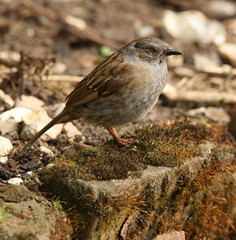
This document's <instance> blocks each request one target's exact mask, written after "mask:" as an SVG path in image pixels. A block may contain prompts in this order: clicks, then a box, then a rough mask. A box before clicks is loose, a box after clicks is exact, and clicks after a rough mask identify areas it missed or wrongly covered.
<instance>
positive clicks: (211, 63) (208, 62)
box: [193, 50, 222, 69]
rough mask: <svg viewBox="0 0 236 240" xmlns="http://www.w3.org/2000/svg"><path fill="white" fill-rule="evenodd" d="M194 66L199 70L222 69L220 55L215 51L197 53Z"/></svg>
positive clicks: (194, 55)
mask: <svg viewBox="0 0 236 240" xmlns="http://www.w3.org/2000/svg"><path fill="white" fill-rule="evenodd" d="M193 60H194V66H195V67H196V68H197V69H205V68H206V66H207V67H220V66H221V65H222V64H221V60H220V57H219V55H218V53H217V52H216V51H215V50H214V51H212V50H206V51H204V52H201V53H200V52H196V53H194V54H193Z"/></svg>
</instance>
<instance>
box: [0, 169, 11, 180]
mask: <svg viewBox="0 0 236 240" xmlns="http://www.w3.org/2000/svg"><path fill="white" fill-rule="evenodd" d="M12 177H14V174H12V173H10V172H9V171H7V170H5V169H4V168H0V178H1V179H3V180H8V179H10V178H12Z"/></svg>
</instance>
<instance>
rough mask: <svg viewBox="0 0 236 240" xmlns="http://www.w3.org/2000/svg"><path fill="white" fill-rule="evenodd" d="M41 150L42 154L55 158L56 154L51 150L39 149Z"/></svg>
mask: <svg viewBox="0 0 236 240" xmlns="http://www.w3.org/2000/svg"><path fill="white" fill-rule="evenodd" d="M39 150H40V151H41V152H42V153H46V154H47V155H48V156H49V157H53V156H54V153H53V151H52V150H50V149H49V148H46V147H44V146H41V147H40V148H39Z"/></svg>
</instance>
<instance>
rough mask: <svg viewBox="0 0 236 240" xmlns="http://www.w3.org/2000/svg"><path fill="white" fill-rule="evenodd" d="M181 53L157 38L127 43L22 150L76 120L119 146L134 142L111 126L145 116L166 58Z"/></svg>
mask: <svg viewBox="0 0 236 240" xmlns="http://www.w3.org/2000/svg"><path fill="white" fill-rule="evenodd" d="M181 54H183V53H182V52H180V51H177V50H174V49H173V48H171V47H170V45H169V44H168V43H166V42H164V41H163V40H161V39H159V38H157V37H146V38H140V39H136V40H133V41H131V42H130V43H128V44H127V45H125V46H124V47H122V48H121V49H120V50H118V51H116V52H114V53H113V54H112V55H111V56H109V57H108V58H107V59H105V60H104V61H103V62H101V63H100V64H99V65H98V66H97V67H96V68H95V69H94V70H92V71H91V72H90V73H89V74H88V75H87V76H86V77H84V78H83V80H82V81H80V82H79V83H77V85H76V86H75V88H74V90H73V91H72V92H71V93H70V94H69V95H68V96H67V98H66V104H65V107H64V109H63V110H62V112H61V113H60V114H59V115H57V116H56V117H55V118H53V119H52V120H51V121H50V122H49V123H48V124H47V125H46V126H45V127H44V128H43V129H42V130H40V131H39V132H38V133H36V134H35V135H34V136H33V137H32V138H31V139H30V140H29V142H28V143H27V145H26V147H28V146H30V145H32V144H33V143H34V142H35V141H36V140H37V139H38V138H39V137H40V136H41V135H42V134H43V133H45V132H46V131H47V130H48V129H49V128H51V127H52V126H54V125H55V124H59V123H66V122H69V121H73V120H76V119H82V121H86V122H88V123H91V124H95V125H97V126H101V127H105V128H106V129H107V130H108V132H109V133H110V135H111V136H112V137H113V139H114V140H115V142H116V143H117V144H118V145H120V146H124V145H128V144H134V143H136V141H134V140H132V139H123V138H121V137H120V136H119V135H118V134H117V132H116V131H115V129H114V127H116V126H121V125H124V124H126V123H128V122H131V121H136V120H138V119H142V118H144V117H145V116H146V115H147V113H148V112H149V111H150V110H151V109H152V108H153V106H154V105H155V104H156V103H157V101H158V99H159V96H160V94H161V92H162V90H163V88H164V87H165V85H166V81H167V73H168V70H167V64H166V59H167V57H168V56H171V55H181Z"/></svg>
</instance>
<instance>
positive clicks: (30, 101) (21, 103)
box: [16, 95, 45, 112]
mask: <svg viewBox="0 0 236 240" xmlns="http://www.w3.org/2000/svg"><path fill="white" fill-rule="evenodd" d="M43 105H45V103H44V101H42V100H40V99H39V98H37V97H34V96H26V95H21V98H18V99H17V100H16V107H25V108H27V109H31V110H32V111H33V112H35V111H38V110H40V109H41V108H42V107H43Z"/></svg>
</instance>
